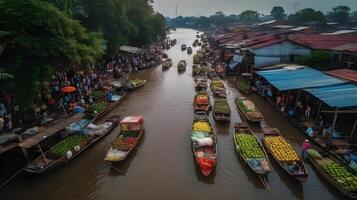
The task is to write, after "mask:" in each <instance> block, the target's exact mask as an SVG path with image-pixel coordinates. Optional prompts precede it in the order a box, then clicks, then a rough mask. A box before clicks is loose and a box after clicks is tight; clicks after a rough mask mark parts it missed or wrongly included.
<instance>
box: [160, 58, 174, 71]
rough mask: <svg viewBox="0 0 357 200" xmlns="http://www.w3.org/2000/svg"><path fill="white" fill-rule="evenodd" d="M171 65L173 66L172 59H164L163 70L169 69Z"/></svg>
mask: <svg viewBox="0 0 357 200" xmlns="http://www.w3.org/2000/svg"><path fill="white" fill-rule="evenodd" d="M170 67H172V59H171V58H168V59H166V60H165V61H164V63H162V70H167V69H169V68H170Z"/></svg>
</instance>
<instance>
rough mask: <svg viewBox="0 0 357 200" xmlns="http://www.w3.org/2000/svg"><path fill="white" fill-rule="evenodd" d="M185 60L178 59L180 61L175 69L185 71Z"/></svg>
mask: <svg viewBox="0 0 357 200" xmlns="http://www.w3.org/2000/svg"><path fill="white" fill-rule="evenodd" d="M186 65H187V63H186V61H185V60H180V62H179V63H178V64H177V70H178V71H185V70H186Z"/></svg>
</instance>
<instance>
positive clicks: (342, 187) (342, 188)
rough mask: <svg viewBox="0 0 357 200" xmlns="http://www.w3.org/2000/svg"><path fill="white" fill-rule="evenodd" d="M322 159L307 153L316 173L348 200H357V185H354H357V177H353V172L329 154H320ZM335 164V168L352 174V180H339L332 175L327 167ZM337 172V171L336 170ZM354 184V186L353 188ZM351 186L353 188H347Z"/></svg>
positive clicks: (350, 177)
mask: <svg viewBox="0 0 357 200" xmlns="http://www.w3.org/2000/svg"><path fill="white" fill-rule="evenodd" d="M319 154H320V156H321V158H317V157H315V156H312V155H310V154H309V153H307V156H308V160H309V162H310V163H311V164H312V165H313V166H314V168H315V169H316V171H317V172H318V173H319V174H320V175H321V176H322V177H323V178H324V179H325V180H326V181H327V182H328V183H329V184H330V185H332V187H334V188H335V189H336V190H337V191H339V192H340V193H341V194H342V195H344V196H345V197H346V198H348V199H353V200H356V199H357V184H353V182H356V183H357V176H356V175H353V172H352V171H350V169H348V168H346V167H344V166H343V164H342V163H340V161H338V160H337V159H335V158H333V157H332V156H330V155H329V154H328V153H327V152H323V153H322V152H320V153H319ZM329 164H334V165H335V166H339V167H342V168H344V169H345V170H347V172H349V173H350V176H349V178H347V179H350V180H345V181H344V180H338V179H337V178H335V177H334V176H332V173H329V172H328V171H327V170H325V169H324V166H325V168H326V165H329ZM334 171H335V172H336V170H334ZM351 182H352V183H351ZM352 184H353V186H352ZM347 185H351V186H347Z"/></svg>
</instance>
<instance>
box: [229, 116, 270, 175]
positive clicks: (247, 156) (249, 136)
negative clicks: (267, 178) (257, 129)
mask: <svg viewBox="0 0 357 200" xmlns="http://www.w3.org/2000/svg"><path fill="white" fill-rule="evenodd" d="M233 142H234V146H235V149H236V152H237V153H238V155H239V156H240V158H242V159H243V160H244V162H245V163H246V164H247V165H248V166H249V168H250V169H251V170H252V171H253V172H254V173H256V174H257V175H267V174H268V173H269V172H270V168H269V158H268V156H267V153H266V151H265V149H264V148H263V145H262V144H261V143H260V141H259V140H258V138H257V136H256V135H255V134H254V133H253V131H252V130H250V129H249V127H248V125H247V124H246V123H236V124H235V127H234V134H233ZM240 143H241V144H243V145H244V146H243V145H240Z"/></svg>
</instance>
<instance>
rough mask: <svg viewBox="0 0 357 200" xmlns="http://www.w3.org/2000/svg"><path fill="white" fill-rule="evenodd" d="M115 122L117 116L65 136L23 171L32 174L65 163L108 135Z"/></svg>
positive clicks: (43, 171)
mask: <svg viewBox="0 0 357 200" xmlns="http://www.w3.org/2000/svg"><path fill="white" fill-rule="evenodd" d="M117 123H118V119H117V118H115V119H110V120H107V121H105V122H104V123H101V124H98V125H93V124H91V125H89V126H88V127H86V128H84V129H82V131H81V132H76V133H74V134H71V135H69V136H67V137H66V138H65V139H63V140H62V141H61V142H59V143H57V144H56V145H55V146H53V147H52V148H50V149H49V150H48V151H47V152H45V153H43V154H42V155H40V156H39V157H37V158H36V159H35V160H33V161H32V162H31V163H30V164H29V165H27V166H26V167H25V171H26V172H28V173H32V174H42V173H45V172H47V171H49V170H52V169H55V168H58V167H60V166H62V165H64V164H66V163H67V162H69V161H70V160H72V159H73V158H75V157H77V156H78V155H79V154H80V153H82V152H83V151H84V150H85V149H87V148H88V147H90V146H92V145H93V144H94V143H96V142H97V141H99V140H100V139H101V138H103V137H104V136H106V135H108V134H109V133H110V131H111V130H113V129H114V128H115V127H116V126H117ZM40 150H41V149H40ZM41 151H42V150H41Z"/></svg>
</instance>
